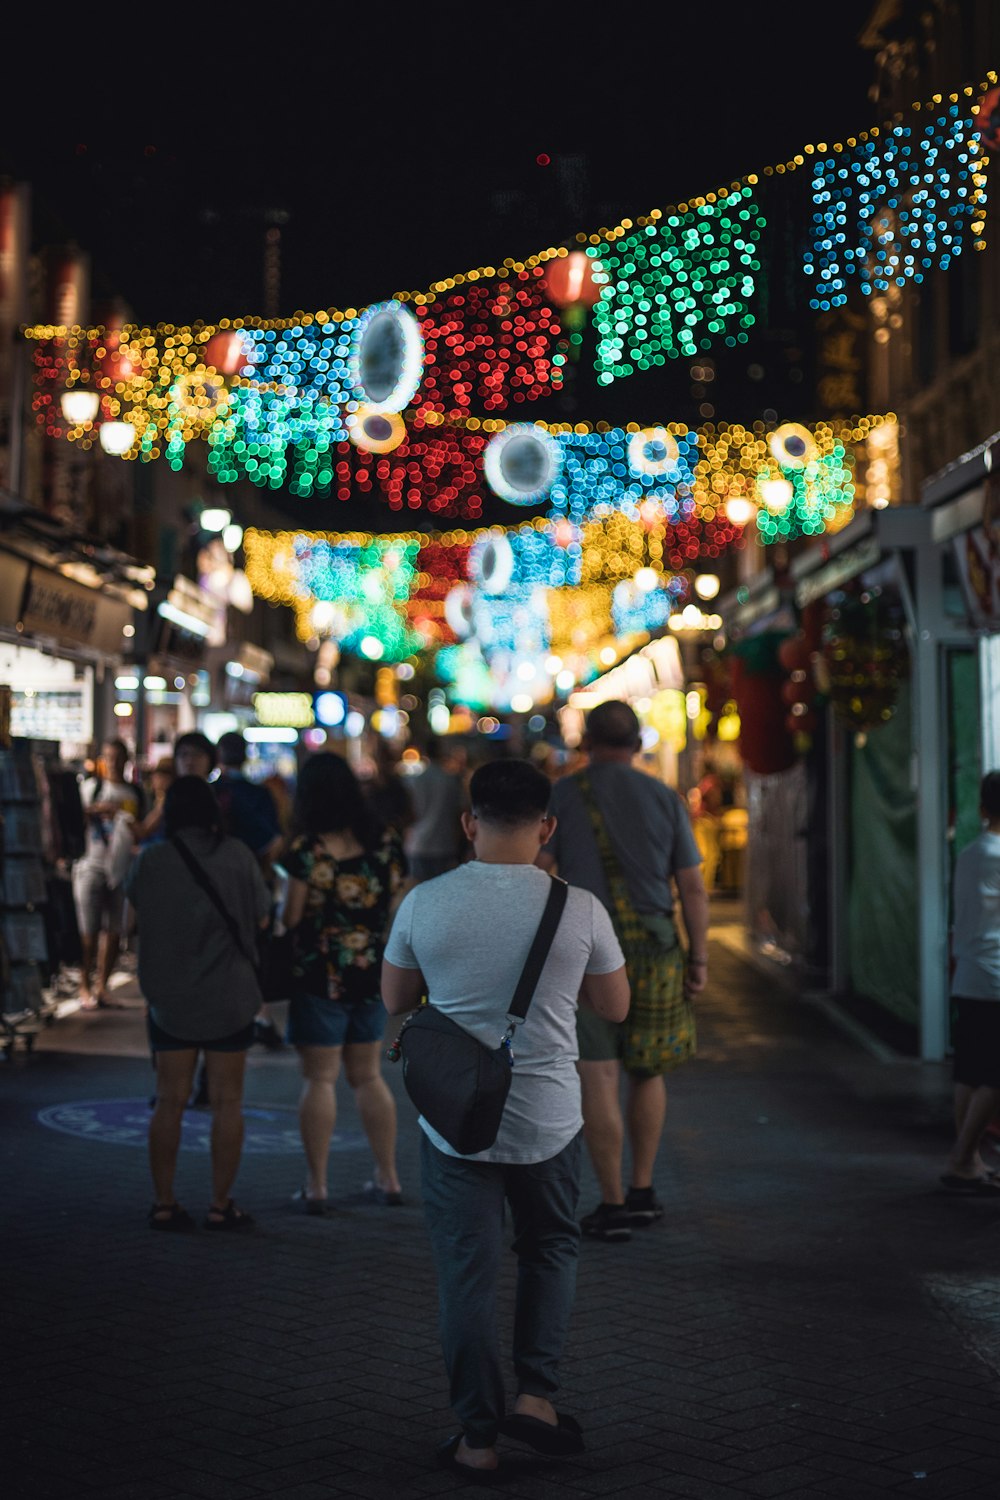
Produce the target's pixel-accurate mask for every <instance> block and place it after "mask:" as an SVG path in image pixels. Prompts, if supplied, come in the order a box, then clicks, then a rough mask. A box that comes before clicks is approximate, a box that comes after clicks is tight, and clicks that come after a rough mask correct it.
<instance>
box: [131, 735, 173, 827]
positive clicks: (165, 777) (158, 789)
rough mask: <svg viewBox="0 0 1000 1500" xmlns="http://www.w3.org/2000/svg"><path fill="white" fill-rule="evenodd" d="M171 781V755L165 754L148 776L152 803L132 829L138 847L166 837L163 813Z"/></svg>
mask: <svg viewBox="0 0 1000 1500" xmlns="http://www.w3.org/2000/svg"><path fill="white" fill-rule="evenodd" d="M173 781H174V762H173V757H172V756H170V755H165V756H163V757H162V758H161V759H160V760H158V761H157V762H156V765H155V766H154V767H153V769H152V771H151V772H150V776H149V782H150V790H151V792H152V798H153V805H152V807H151V808H150V809H149V812H148V813H147V814H146V816H145V817H144V818H141V819H140V820H139V822H138V823H136V824H135V826H134V828H133V830H132V831H133V834H134V835H135V842H136V844H137V846H138V847H139V848H140V849H141V848H143V847H144V845H146V844H154V843H159V842H160V841H161V840H162V839H164V838H166V833H165V831H164V827H163V814H164V808H165V806H166V800H167V792H168V791H169V790H170V788H171V786H172V785H173Z"/></svg>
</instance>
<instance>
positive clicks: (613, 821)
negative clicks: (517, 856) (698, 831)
mask: <svg viewBox="0 0 1000 1500" xmlns="http://www.w3.org/2000/svg"><path fill="white" fill-rule="evenodd" d="M587 774H588V775H589V777H590V784H591V786H592V787H593V789H594V799H595V801H596V802H597V806H598V808H599V809H600V811H601V813H602V815H603V817H604V826H605V827H606V828H607V830H608V836H609V838H610V840H611V847H612V849H613V850H614V852H615V854H616V855H617V856H618V863H619V864H620V865H621V867H622V873H623V874H624V876H625V884H626V886H627V887H628V893H629V895H630V897H631V898H632V905H633V906H634V907H635V909H636V911H637V912H643V913H645V914H650V913H654V912H656V913H664V914H667V915H669V914H670V913H672V912H673V909H674V894H673V890H672V888H671V884H670V881H671V877H672V876H674V875H676V873H677V871H678V870H688V869H691V868H692V867H693V866H694V865H700V864H701V854H700V853H699V850H698V845H697V844H696V843H695V841H694V834H693V833H692V832H691V820H690V818H689V817H688V811H687V808H686V807H685V805H684V803H683V801H682V800H681V798H680V797H679V796H678V794H677V792H675V791H673V789H672V788H671V787H668V786H665V785H664V783H663V782H662V781H656V780H654V778H653V777H652V776H647V775H646V774H645V772H643V771H636V770H634V769H633V767H632V766H627V765H625V764H623V763H622V762H620V761H603V762H596V763H593V764H591V765H590V766H588V768H587ZM549 811H550V812H551V813H552V814H553V815H554V816H555V817H556V818H557V819H558V825H557V827H556V831H555V833H554V834H553V836H552V838H551V839H550V840H549V842H548V843H547V844H546V845H545V852H546V854H551V855H552V857H553V859H554V860H555V861H556V864H557V866H558V870H559V874H560V875H561V876H562V878H563V879H564V880H570V881H572V883H573V884H574V885H582V886H583V888H584V890H586V891H591V892H593V894H594V895H595V896H596V897H597V899H598V900H599V901H600V902H601V903H602V904H603V905H604V906H606V907H607V908H608V909H609V910H610V908H611V892H610V891H609V890H608V883H607V880H606V879H605V877H604V866H603V865H602V863H601V856H600V853H599V851H598V848H597V840H596V839H595V837H594V830H593V826H592V825H591V821H590V814H589V813H588V811H587V808H586V805H585V804H584V801H583V797H582V796H581V794H580V788H579V786H578V785H577V782H576V777H575V776H564V777H562V778H561V780H559V781H557V782H556V783H555V785H554V786H553V788H552V800H551V802H550V803H549Z"/></svg>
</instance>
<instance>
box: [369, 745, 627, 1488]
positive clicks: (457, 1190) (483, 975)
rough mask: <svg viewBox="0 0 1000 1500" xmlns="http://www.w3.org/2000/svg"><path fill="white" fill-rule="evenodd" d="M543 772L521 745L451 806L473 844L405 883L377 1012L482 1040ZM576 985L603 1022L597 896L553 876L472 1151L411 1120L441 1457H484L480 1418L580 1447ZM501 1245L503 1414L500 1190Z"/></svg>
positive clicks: (615, 956) (610, 938)
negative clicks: (446, 1024)
mask: <svg viewBox="0 0 1000 1500" xmlns="http://www.w3.org/2000/svg"><path fill="white" fill-rule="evenodd" d="M549 790H550V789H549V783H548V781H547V779H546V778H545V777H544V776H543V775H542V773H541V772H540V771H538V770H537V769H536V768H535V767H534V766H532V765H530V764H529V763H528V762H527V761H521V760H510V761H492V762H490V763H488V764H487V765H484V766H480V768H479V769H478V770H477V771H476V773H475V775H474V776H473V778H472V783H471V786H470V797H471V803H472V810H471V812H466V813H464V814H463V817H462V823H463V827H464V829H465V832H466V835H467V836H468V838H469V839H470V840H471V842H472V845H473V848H474V850H475V859H474V860H471V861H470V862H468V863H467V864H464V865H461V866H460V867H459V868H458V869H457V870H453V871H451V872H450V873H449V874H446V875H442V876H441V877H440V879H437V880H433V881H430V882H428V883H427V884H424V885H419V886H416V887H415V888H414V889H413V890H411V891H410V892H409V894H408V895H407V896H406V897H405V899H404V901H403V903H402V905H401V906H400V908H399V911H398V913H397V916H396V920H395V922H394V924H393V928H392V932H391V934H390V937H389V943H388V946H387V948H386V954H385V962H384V964H383V966H382V998H383V1001H384V1003H385V1006H386V1009H387V1010H388V1011H389V1014H390V1015H401V1014H402V1013H403V1012H404V1011H408V1010H412V1009H413V1008H414V1007H415V1006H416V1005H417V1004H419V1002H420V999H421V996H422V995H423V994H424V993H425V991H426V994H427V996H428V998H429V1000H430V1002H431V1003H432V1004H433V1005H435V1006H436V1007H437V1008H438V1009H440V1010H442V1011H444V1012H445V1014H447V1015H449V1016H450V1017H451V1018H452V1019H453V1020H454V1021H457V1022H458V1023H459V1024H460V1025H461V1026H464V1027H465V1028H466V1030H468V1031H470V1032H471V1033H472V1034H473V1035H474V1036H477V1037H478V1038H479V1040H480V1041H482V1042H484V1043H486V1044H487V1045H489V1046H496V1045H497V1043H498V1041H499V1039H500V1037H501V1036H502V1035H503V1032H504V1031H505V1029H506V1014H507V1008H508V1006H509V1004H510V1002H511V999H512V998H513V995H514V990H515V988H516V985H517V980H518V977H519V975H520V972H521V969H522V966H523V964H524V960H525V958H526V956H527V953H528V949H529V948H530V946H531V943H532V940H533V938H534V936H535V932H536V931H537V929H538V924H539V922H540V921H541V917H542V912H543V910H544V908H545V904H546V900H547V898H548V893H549V888H550V880H549V877H548V876H547V875H545V874H544V873H543V872H542V871H541V870H539V869H537V868H536V866H535V859H536V856H537V854H538V851H539V849H540V847H541V845H542V844H543V843H545V842H546V840H548V839H550V838H551V837H552V834H553V832H554V830H555V820H554V819H553V818H551V817H549V815H548V801H549ZM578 997H579V998H580V1000H581V1001H582V1003H584V1004H586V1005H588V1006H591V1007H593V1009H594V1011H595V1012H596V1013H597V1014H598V1015H600V1016H602V1017H604V1018H606V1019H607V1020H610V1021H618V1020H621V1019H622V1018H623V1017H624V1016H625V1014H626V1012H627V1010H628V983H627V981H626V978H625V968H624V961H623V958H622V952H621V949H620V947H619V946H618V942H617V939H616V938H615V935H614V931H613V929H612V926H611V922H610V919H609V918H608V914H607V912H606V911H605V910H604V909H603V907H602V906H601V904H600V902H599V901H597V900H596V899H595V898H594V897H593V896H592V895H590V894H589V893H588V892H587V891H583V890H579V889H575V888H571V889H570V891H569V893H568V896H567V901H566V906H565V909H564V911H563V914H562V919H561V921H560V923H559V927H558V929H557V931H556V934H555V937H554V939H553V941H552V947H551V949H550V950H549V955H548V958H547V960H546V962H545V966H544V968H543V969H542V973H541V977H540V978H539V981H538V985H537V987H536V990H535V994H534V998H533V999H532V1002H531V1006H530V1008H529V1010H528V1014H527V1018H526V1020H525V1021H524V1024H523V1025H522V1026H520V1027H519V1028H518V1030H517V1033H516V1035H515V1038H514V1052H515V1056H516V1061H515V1065H514V1072H513V1078H512V1082H511V1087H510V1093H509V1095H508V1098H507V1105H506V1108H505V1111H504V1117H503V1120H502V1122H501V1125H500V1131H499V1134H498V1135H497V1138H496V1141H495V1143H494V1145H493V1146H491V1147H490V1149H489V1150H488V1151H481V1152H479V1153H478V1154H477V1155H475V1156H459V1155H458V1154H457V1153H456V1152H455V1151H454V1150H453V1149H452V1148H451V1147H450V1146H449V1145H448V1143H447V1142H446V1141H445V1140H443V1139H442V1137H441V1136H439V1135H438V1134H437V1133H436V1132H435V1131H434V1130H433V1129H432V1128H431V1127H430V1125H428V1123H427V1122H426V1121H425V1120H424V1119H421V1120H420V1127H421V1129H422V1131H423V1139H422V1141H421V1165H422V1172H423V1198H424V1211H425V1213H426V1216H427V1224H428V1229H429V1231H430V1238H431V1245H432V1249H433V1253H434V1258H435V1263H436V1266H437V1274H438V1289H439V1297H440V1305H441V1339H442V1345H443V1350H444V1356H445V1363H446V1365H447V1368H448V1374H449V1379H450V1383H451V1401H452V1406H453V1407H454V1410H455V1412H456V1414H457V1416H458V1417H459V1419H460V1421H461V1423H462V1433H461V1434H460V1435H459V1436H456V1437H454V1438H452V1439H450V1440H449V1441H448V1442H447V1443H445V1444H444V1445H443V1446H442V1448H441V1449H439V1455H440V1457H441V1459H442V1461H443V1462H445V1463H447V1464H448V1465H449V1467H451V1468H453V1469H456V1470H459V1471H465V1472H467V1471H468V1470H470V1469H472V1470H476V1471H493V1470H496V1468H497V1466H498V1457H497V1452H496V1440H497V1434H498V1432H503V1433H505V1434H506V1435H507V1436H508V1437H511V1438H514V1439H515V1440H517V1441H520V1442H525V1443H528V1444H530V1446H532V1447H534V1448H536V1449H538V1450H539V1451H541V1452H546V1453H553V1454H555V1453H562V1454H566V1453H573V1452H579V1451H580V1449H581V1448H582V1447H583V1439H582V1436H581V1434H580V1430H579V1428H578V1426H577V1424H576V1423H575V1422H574V1421H573V1419H572V1418H571V1417H566V1416H561V1415H560V1414H559V1413H557V1411H556V1409H555V1407H554V1405H553V1404H552V1397H553V1396H554V1394H555V1392H556V1390H557V1388H558V1378H557V1377H558V1363H559V1358H560V1355H561V1353H562V1349H563V1345H564V1343H565V1339H566V1333H567V1327H568V1323H569V1317H570V1312H571V1309H572V1304H573V1297H574V1292H575V1286H576V1259H577V1250H578V1245H579V1229H578V1226H577V1223H576V1203H577V1198H578V1194H579V1165H580V1127H581V1123H582V1116H581V1111H580V1084H579V1076H578V1074H577V1071H576V1067H575V1063H576V1028H575V1018H576V1011H577V1003H578ZM505 1200H506V1201H507V1202H509V1204H510V1207H511V1213H512V1217H513V1229H514V1240H513V1248H514V1251H515V1254H516V1255H517V1257H518V1280H517V1304H516V1311H515V1319H514V1328H515V1333H514V1369H515V1374H516V1377H517V1398H516V1401H515V1404H514V1409H513V1412H512V1413H511V1415H510V1416H508V1417H505V1416H504V1411H505V1401H504V1381H503V1372H502V1369H501V1365H500V1359H499V1354H498V1350H497V1330H496V1290H497V1284H498V1282H499V1279H500V1265H501V1259H502V1252H503V1240H504V1203H505Z"/></svg>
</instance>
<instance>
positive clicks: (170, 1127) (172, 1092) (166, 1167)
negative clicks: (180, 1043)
mask: <svg viewBox="0 0 1000 1500" xmlns="http://www.w3.org/2000/svg"><path fill="white" fill-rule="evenodd" d="M197 1059H198V1053H197V1052H196V1051H195V1049H194V1048H193V1047H192V1048H185V1049H184V1050H183V1051H181V1052H157V1054H156V1105H155V1107H154V1109H153V1113H152V1115H151V1116H150V1120H149V1170H150V1172H151V1173H152V1177H153V1192H154V1194H155V1195H156V1202H157V1204H159V1205H160V1206H161V1207H163V1208H170V1207H171V1205H172V1204H174V1203H176V1201H177V1200H176V1198H175V1197H174V1176H175V1174H176V1171H177V1153H178V1151H179V1150H180V1144H181V1123H182V1121H183V1118H184V1106H185V1105H186V1104H187V1100H188V1095H189V1094H190V1092H191V1080H192V1078H193V1077H194V1067H195V1063H196V1061H197ZM156 1217H157V1218H159V1219H167V1218H169V1214H168V1213H160V1214H157V1215H156Z"/></svg>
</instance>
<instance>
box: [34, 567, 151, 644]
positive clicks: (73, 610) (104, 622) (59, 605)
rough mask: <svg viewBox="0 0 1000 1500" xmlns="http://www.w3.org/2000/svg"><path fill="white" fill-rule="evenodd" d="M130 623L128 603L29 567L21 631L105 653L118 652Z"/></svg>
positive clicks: (55, 574)
mask: <svg viewBox="0 0 1000 1500" xmlns="http://www.w3.org/2000/svg"><path fill="white" fill-rule="evenodd" d="M131 623H132V606H131V605H130V604H126V603H125V602H124V601H123V600H120V599H112V598H110V597H109V596H108V595H107V594H103V593H101V592H100V590H99V589H89V588H86V587H85V586H84V585H83V584H82V583H75V582H74V581H73V579H72V578H64V577H63V576H62V574H61V573H50V572H48V571H46V570H45V569H43V568H32V569H31V572H30V574H29V577H28V586H27V589H26V590H25V597H24V605H23V608H22V610H21V624H22V626H23V627H24V630H25V633H26V634H27V633H31V634H36V635H45V636H51V637H52V638H53V639H55V640H57V641H67V642H72V643H73V644H77V645H82V646H90V647H91V648H92V649H93V650H94V651H100V652H102V653H104V654H105V655H107V656H114V655H116V654H117V653H118V652H120V651H121V647H122V632H123V631H124V629H125V626H126V625H130V624H131Z"/></svg>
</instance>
